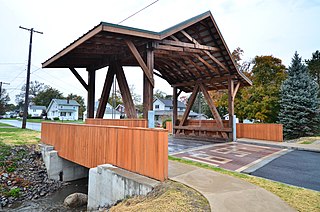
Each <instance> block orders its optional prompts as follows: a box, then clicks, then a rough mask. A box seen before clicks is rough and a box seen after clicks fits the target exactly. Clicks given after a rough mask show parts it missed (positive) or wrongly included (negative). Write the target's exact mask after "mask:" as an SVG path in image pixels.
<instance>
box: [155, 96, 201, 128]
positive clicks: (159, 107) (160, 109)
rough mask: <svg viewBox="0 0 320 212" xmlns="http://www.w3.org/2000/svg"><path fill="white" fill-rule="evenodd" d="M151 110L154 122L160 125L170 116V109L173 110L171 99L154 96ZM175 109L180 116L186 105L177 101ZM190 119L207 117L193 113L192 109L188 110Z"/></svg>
mask: <svg viewBox="0 0 320 212" xmlns="http://www.w3.org/2000/svg"><path fill="white" fill-rule="evenodd" d="M153 110H154V115H155V122H156V124H157V125H158V126H160V125H162V122H163V121H164V120H166V119H168V118H171V117H172V110H173V104H172V99H161V98H157V97H156V98H155V99H154V101H153ZM177 110H178V117H182V116H183V114H184V111H185V110H186V105H185V104H184V103H183V102H181V101H178V104H177ZM189 118H190V119H201V120H204V119H207V117H206V115H204V114H199V113H195V112H193V111H190V113H189Z"/></svg>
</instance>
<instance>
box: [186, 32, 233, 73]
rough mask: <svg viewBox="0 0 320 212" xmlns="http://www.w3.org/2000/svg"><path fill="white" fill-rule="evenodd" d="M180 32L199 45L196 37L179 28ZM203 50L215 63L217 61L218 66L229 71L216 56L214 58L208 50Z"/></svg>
mask: <svg viewBox="0 0 320 212" xmlns="http://www.w3.org/2000/svg"><path fill="white" fill-rule="evenodd" d="M181 33H182V34H183V35H184V36H186V38H188V39H189V40H190V41H192V42H193V43H195V44H196V45H198V46H199V45H201V44H200V43H198V41H197V40H196V39H194V38H193V37H191V36H190V35H189V34H188V33H187V32H185V31H184V30H181ZM219 50H220V49H219V48H217V50H216V51H219ZM203 52H204V53H205V54H206V55H208V56H209V57H210V58H211V59H212V60H213V61H214V62H215V63H217V64H218V65H219V66H221V67H222V68H223V69H224V70H225V71H227V72H230V71H229V70H228V69H227V67H226V66H225V65H223V64H222V63H221V62H220V61H219V60H218V59H217V58H215V57H214V56H213V55H212V54H211V53H210V52H209V51H207V50H203Z"/></svg>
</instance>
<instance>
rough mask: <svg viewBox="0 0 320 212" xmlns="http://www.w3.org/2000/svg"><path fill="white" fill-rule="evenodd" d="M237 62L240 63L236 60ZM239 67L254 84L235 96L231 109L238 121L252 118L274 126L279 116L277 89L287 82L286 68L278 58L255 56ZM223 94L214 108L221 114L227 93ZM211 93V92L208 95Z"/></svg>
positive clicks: (224, 109) (240, 90) (225, 109)
mask: <svg viewBox="0 0 320 212" xmlns="http://www.w3.org/2000/svg"><path fill="white" fill-rule="evenodd" d="M236 55H239V54H236ZM236 61H238V63H239V60H237V59H236ZM239 64H240V63H239ZM241 64H242V65H241ZM241 64H240V66H241V67H242V68H241V69H242V70H245V72H244V74H245V75H246V76H247V77H248V78H249V79H251V80H252V82H253V85H252V86H251V87H244V88H242V89H239V91H238V93H237V95H236V98H235V102H234V110H235V114H236V115H237V117H238V118H239V121H240V122H242V121H243V120H244V119H255V120H260V121H261V122H267V123H275V122H276V121H277V117H278V113H279V98H280V97H279V95H280V94H279V90H280V86H281V83H282V82H283V80H285V79H286V69H285V66H284V65H283V64H282V62H281V60H280V59H278V58H275V57H273V56H256V57H255V59H254V60H253V61H251V62H243V63H241ZM243 64H244V65H243ZM251 64H253V67H252V69H250V66H251ZM243 66H245V67H243ZM223 92H224V95H222V96H221V97H220V99H218V101H217V108H220V109H219V111H221V112H226V111H227V108H228V94H227V91H223ZM213 94H214V93H213V92H211V95H213ZM222 115H224V114H222Z"/></svg>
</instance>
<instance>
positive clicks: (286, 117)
mask: <svg viewBox="0 0 320 212" xmlns="http://www.w3.org/2000/svg"><path fill="white" fill-rule="evenodd" d="M288 75H289V76H288V79H286V80H285V81H284V82H283V83H282V85H281V100H280V113H279V122H280V123H282V124H283V126H284V127H283V133H284V137H285V138H287V139H292V138H298V137H302V136H310V135H314V134H315V133H316V132H317V131H318V130H319V125H320V117H319V99H318V97H317V95H318V91H319V86H318V84H317V83H316V82H315V81H314V80H313V79H312V78H311V76H310V74H309V73H308V70H307V68H306V66H305V65H304V64H303V63H302V62H301V57H299V55H298V53H297V52H296V53H295V54H294V56H293V58H292V62H291V65H290V66H289V69H288Z"/></svg>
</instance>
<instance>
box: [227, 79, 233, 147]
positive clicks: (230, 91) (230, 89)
mask: <svg viewBox="0 0 320 212" xmlns="http://www.w3.org/2000/svg"><path fill="white" fill-rule="evenodd" d="M233 94H234V81H233V79H232V78H231V77H229V78H228V112H229V128H231V133H229V141H233V133H234V132H233V116H234V98H233Z"/></svg>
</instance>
